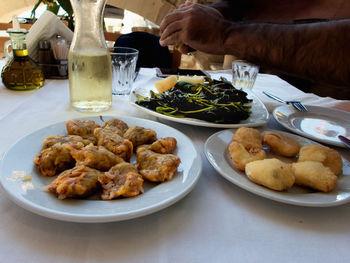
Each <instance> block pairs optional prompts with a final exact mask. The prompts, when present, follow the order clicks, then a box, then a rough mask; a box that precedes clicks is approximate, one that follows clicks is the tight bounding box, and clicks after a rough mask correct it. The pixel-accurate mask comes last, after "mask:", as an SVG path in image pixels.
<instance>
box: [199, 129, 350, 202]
mask: <svg viewBox="0 0 350 263" xmlns="http://www.w3.org/2000/svg"><path fill="white" fill-rule="evenodd" d="M259 130H260V131H261V132H263V131H265V130H267V129H259ZM276 132H279V133H283V134H286V135H288V136H290V137H293V138H295V139H296V140H297V141H298V142H299V143H300V144H301V145H302V146H303V145H308V144H318V143H316V142H313V141H311V140H309V139H307V138H303V137H300V136H298V135H294V134H290V133H285V132H281V131H276ZM234 133H235V130H224V131H220V132H217V133H215V134H213V135H212V136H211V137H209V138H208V140H207V141H206V143H205V154H206V156H207V159H208V160H209V162H210V163H211V164H212V166H213V167H214V169H215V170H216V171H217V172H218V173H219V174H220V175H222V176H223V177H224V178H226V179H227V180H228V181H230V182H231V183H234V184H235V185H237V186H239V187H241V188H243V189H245V190H247V191H249V192H252V193H254V194H256V195H259V196H262V197H265V198H268V199H271V200H275V201H278V202H282V203H287V204H292V205H299V206H311V207H327V206H337V205H341V204H345V203H347V202H350V163H349V162H348V161H346V160H345V159H344V158H343V164H344V165H343V174H342V175H339V176H338V184H337V186H336V187H335V189H333V191H331V192H329V193H321V192H311V190H307V189H306V188H302V187H297V186H293V187H292V188H291V189H289V190H288V191H285V192H278V191H274V190H270V189H268V188H265V187H263V186H260V185H258V184H255V183H253V182H251V181H250V180H249V179H248V177H247V176H246V175H245V173H244V172H241V171H238V170H236V169H235V168H234V166H233V165H232V162H231V158H230V154H229V151H228V145H229V143H230V142H231V140H232V136H233V135H234ZM267 156H268V158H273V157H275V155H273V154H271V153H269V152H268V154H267ZM276 158H278V159H280V160H282V161H285V162H291V159H289V158H282V157H277V156H276ZM288 159H289V160H288Z"/></svg>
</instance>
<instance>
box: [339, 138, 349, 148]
mask: <svg viewBox="0 0 350 263" xmlns="http://www.w3.org/2000/svg"><path fill="white" fill-rule="evenodd" d="M338 138H339V140H341V141H342V143H344V144H345V145H346V146H347V147H349V148H350V139H348V138H346V137H345V136H343V135H338Z"/></svg>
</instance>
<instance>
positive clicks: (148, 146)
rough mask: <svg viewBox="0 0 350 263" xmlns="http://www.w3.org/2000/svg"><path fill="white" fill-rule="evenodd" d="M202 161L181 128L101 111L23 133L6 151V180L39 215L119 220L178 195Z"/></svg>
mask: <svg viewBox="0 0 350 263" xmlns="http://www.w3.org/2000/svg"><path fill="white" fill-rule="evenodd" d="M169 136H171V137H169ZM201 169H202V161H201V157H200V156H199V154H198V153H197V150H196V149H195V147H194V146H193V144H192V142H191V140H190V139H189V138H188V137H187V136H186V135H184V134H183V133H181V132H179V131H177V130H176V129H173V128H171V127H169V126H166V125H164V124H161V123H157V122H154V121H150V120H145V119H138V118H133V117H109V116H100V117H88V118H82V119H74V120H67V121H65V122H59V123H56V124H53V125H50V126H47V127H44V128H41V129H39V130H37V131H35V132H33V133H31V134H29V135H27V136H25V137H23V138H21V139H20V140H18V141H17V142H16V143H15V144H14V145H13V146H12V147H11V148H10V149H9V151H8V152H7V153H6V154H5V155H4V157H3V160H2V162H1V167H0V182H1V184H2V186H3V188H4V189H5V191H6V192H7V194H8V195H9V197H10V198H11V199H12V200H13V201H14V202H15V203H17V204H18V205H20V206H22V207H23V208H25V209H27V210H29V211H31V212H34V213H37V214H39V215H42V216H46V217H49V218H53V219H58V220H63V221H71V222H86V223H93V222H113V221H121V220H126V219H131V218H136V217H140V216H143V215H147V214H150V213H153V212H156V211H159V210H161V209H163V208H166V207H168V206H170V205H171V204H173V203H175V202H177V201H178V200H180V199H181V198H183V197H184V196H185V195H186V194H188V193H189V192H190V191H191V190H192V188H193V187H194V186H195V184H196V182H197V181H198V179H199V177H200V174H201Z"/></svg>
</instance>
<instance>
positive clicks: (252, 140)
mask: <svg viewBox="0 0 350 263" xmlns="http://www.w3.org/2000/svg"><path fill="white" fill-rule="evenodd" d="M232 140H233V141H235V142H238V143H240V144H242V145H243V146H244V148H246V149H247V150H248V151H249V150H250V149H252V148H254V149H263V145H262V141H263V137H262V135H261V133H260V132H259V131H258V130H256V129H253V128H247V127H241V128H239V129H238V130H237V131H236V132H235V134H234V135H233V138H232Z"/></svg>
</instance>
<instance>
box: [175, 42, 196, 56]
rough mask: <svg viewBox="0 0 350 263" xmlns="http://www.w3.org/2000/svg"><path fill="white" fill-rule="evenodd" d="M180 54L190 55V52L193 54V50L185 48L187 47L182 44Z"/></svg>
mask: <svg viewBox="0 0 350 263" xmlns="http://www.w3.org/2000/svg"><path fill="white" fill-rule="evenodd" d="M179 50H180V52H181V53H182V54H188V53H190V52H193V51H195V49H193V48H191V47H189V46H187V45H185V44H183V45H182V46H181V47H180V49H179Z"/></svg>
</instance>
